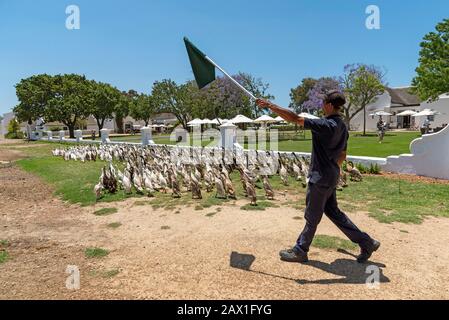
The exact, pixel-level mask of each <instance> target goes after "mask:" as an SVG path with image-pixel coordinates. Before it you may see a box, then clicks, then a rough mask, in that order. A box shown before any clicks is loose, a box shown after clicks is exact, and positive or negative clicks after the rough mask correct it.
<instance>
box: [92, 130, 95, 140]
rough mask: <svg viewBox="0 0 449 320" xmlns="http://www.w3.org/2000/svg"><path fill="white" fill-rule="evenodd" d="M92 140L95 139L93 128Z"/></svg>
mask: <svg viewBox="0 0 449 320" xmlns="http://www.w3.org/2000/svg"><path fill="white" fill-rule="evenodd" d="M92 140H95V130H92Z"/></svg>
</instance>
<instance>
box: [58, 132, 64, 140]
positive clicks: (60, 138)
mask: <svg viewBox="0 0 449 320" xmlns="http://www.w3.org/2000/svg"><path fill="white" fill-rule="evenodd" d="M63 140H65V131H64V130H60V131H59V141H63Z"/></svg>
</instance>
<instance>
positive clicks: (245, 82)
mask: <svg viewBox="0 0 449 320" xmlns="http://www.w3.org/2000/svg"><path fill="white" fill-rule="evenodd" d="M237 79H238V80H239V82H240V84H241V85H242V86H244V87H245V89H246V90H248V91H249V92H251V93H252V94H253V95H254V96H255V97H257V98H262V99H267V100H272V99H274V98H275V97H274V96H273V95H272V94H270V93H269V92H268V89H269V88H270V85H269V84H268V83H266V82H263V80H262V78H256V77H254V76H253V75H251V74H249V73H245V72H239V74H238V76H237ZM236 90H240V89H238V88H236ZM249 103H250V105H251V108H252V114H251V116H252V117H254V118H258V117H259V116H261V115H262V114H263V113H264V111H263V110H262V109H261V108H259V107H258V106H257V105H256V102H255V101H252V100H249Z"/></svg>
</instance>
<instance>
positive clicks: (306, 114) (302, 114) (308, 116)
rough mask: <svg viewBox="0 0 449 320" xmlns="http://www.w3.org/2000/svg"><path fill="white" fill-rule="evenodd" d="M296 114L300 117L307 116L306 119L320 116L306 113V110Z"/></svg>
mask: <svg viewBox="0 0 449 320" xmlns="http://www.w3.org/2000/svg"><path fill="white" fill-rule="evenodd" d="M298 116H300V117H302V118H307V119H319V118H320V117H317V116H314V115H313V114H310V113H307V112H301V113H300V114H298Z"/></svg>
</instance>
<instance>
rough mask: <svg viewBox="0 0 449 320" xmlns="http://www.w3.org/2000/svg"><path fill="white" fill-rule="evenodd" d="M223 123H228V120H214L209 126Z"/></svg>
mask: <svg viewBox="0 0 449 320" xmlns="http://www.w3.org/2000/svg"><path fill="white" fill-rule="evenodd" d="M225 122H229V120H228V119H221V118H215V119H213V120H211V121H210V123H211V124H223V123H225Z"/></svg>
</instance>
